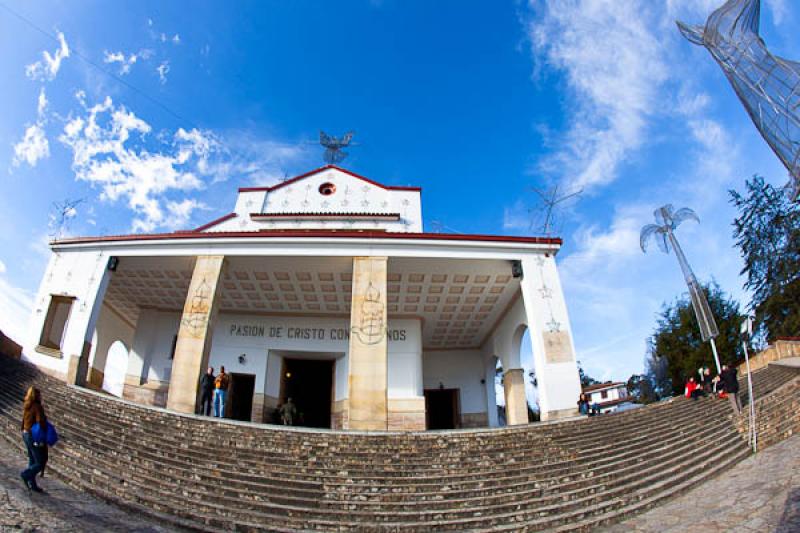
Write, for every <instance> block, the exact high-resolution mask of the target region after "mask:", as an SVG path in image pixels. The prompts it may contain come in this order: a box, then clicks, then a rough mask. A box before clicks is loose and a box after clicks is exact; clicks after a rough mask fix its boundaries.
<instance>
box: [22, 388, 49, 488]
mask: <svg viewBox="0 0 800 533" xmlns="http://www.w3.org/2000/svg"><path fill="white" fill-rule="evenodd" d="M37 423H38V424H39V427H42V428H43V427H46V426H47V416H45V414H44V407H42V397H41V394H40V393H39V389H37V388H36V387H33V386H31V387H30V388H28V392H27V393H26V394H25V400H24V402H23V404H22V441H23V442H24V443H25V448H26V449H27V450H28V468H26V469H25V470H23V471H22V473H21V474H20V477H21V478H22V481H23V483H25V487H27V488H28V490H32V491H34V492H44V491H43V490H42V489H41V488H40V487H39V485H37V484H36V476H37V474H39V473H40V472H41V471H42V470H44V454H45V449H46V448H45V447H46V444H45V443H44V442H34V439H33V433H32V431H31V429H32V428H33V426H34V424H37Z"/></svg>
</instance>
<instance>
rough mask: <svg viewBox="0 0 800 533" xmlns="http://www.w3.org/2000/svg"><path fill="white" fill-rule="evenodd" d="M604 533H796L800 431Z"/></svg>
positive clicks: (799, 516) (799, 502)
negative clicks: (798, 433)
mask: <svg viewBox="0 0 800 533" xmlns="http://www.w3.org/2000/svg"><path fill="white" fill-rule="evenodd" d="M602 531H604V532H605V533H623V532H625V533H629V532H631V531H648V532H656V531H657V532H659V533H678V532H680V533H686V532H687V531H703V532H704V533H706V532H707V533H715V532H722V531H738V532H758V533H766V532H769V533H797V532H800V435H795V436H793V437H791V438H789V439H787V440H785V441H783V442H781V443H779V444H776V445H775V446H772V447H771V448H767V449H766V450H764V451H763V452H760V453H759V454H757V455H756V456H755V457H750V458H749V459H746V460H745V461H742V462H741V463H739V464H738V465H736V467H734V468H733V469H732V470H731V471H730V473H728V474H723V475H722V476H719V477H716V478H714V479H712V480H711V481H709V482H707V483H705V484H703V485H702V486H700V487H697V488H696V489H693V490H692V491H690V492H688V493H686V494H685V495H683V496H680V497H678V498H677V499H675V500H671V501H669V502H667V503H666V504H664V505H662V506H660V507H657V508H655V509H653V510H651V511H648V512H646V513H644V514H641V515H639V516H636V517H634V518H631V519H629V520H626V521H625V522H622V523H621V524H617V525H614V526H610V527H607V528H605V529H603V530H602Z"/></svg>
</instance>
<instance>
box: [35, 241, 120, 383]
mask: <svg viewBox="0 0 800 533" xmlns="http://www.w3.org/2000/svg"><path fill="white" fill-rule="evenodd" d="M107 261H108V255H107V254H106V253H105V252H103V251H100V250H99V249H98V248H97V247H87V248H83V249H72V250H64V251H61V252H59V253H53V254H51V256H50V261H49V263H48V266H47V270H46V271H45V274H44V277H43V278H42V282H41V283H40V285H39V290H38V292H37V295H36V300H35V301H34V306H33V311H32V313H31V318H30V321H29V325H28V332H27V336H26V338H25V339H24V340H23V355H22V358H23V360H26V361H30V362H32V363H33V364H35V365H38V366H41V367H43V368H47V369H50V370H52V371H55V372H59V373H62V374H66V372H67V369H68V367H69V359H70V357H71V356H79V355H80V354H81V351H82V350H83V344H84V341H90V342H91V340H92V336H93V334H94V328H95V324H96V322H97V319H98V317H99V315H100V306H99V305H97V306H96V305H95V302H96V301H100V302H102V298H103V296H104V295H105V288H106V287H107V285H108V281H109V279H110V273H109V272H108V271H107V270H106V263H107ZM52 295H61V296H72V297H74V298H75V300H74V301H73V304H72V308H71V309H70V314H69V319H68V320H67V324H66V328H65V331H64V336H63V340H62V344H61V351H62V352H63V357H62V358H60V359H59V358H56V357H52V356H49V355H44V354H41V353H39V352H37V351H36V350H35V348H36V346H37V345H38V344H39V339H40V337H41V334H42V328H43V327H44V322H45V320H46V317H47V309H48V307H49V305H50V300H51V296H52Z"/></svg>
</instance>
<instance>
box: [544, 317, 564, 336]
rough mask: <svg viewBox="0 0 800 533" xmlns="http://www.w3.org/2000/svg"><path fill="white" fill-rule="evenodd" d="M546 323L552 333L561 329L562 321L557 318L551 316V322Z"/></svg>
mask: <svg viewBox="0 0 800 533" xmlns="http://www.w3.org/2000/svg"><path fill="white" fill-rule="evenodd" d="M546 325H547V328H548V329H549V330H550V332H551V333H555V332H558V331H561V322H559V321H557V320H556V319H555V318H552V317H551V318H550V322H548V323H547V324H546Z"/></svg>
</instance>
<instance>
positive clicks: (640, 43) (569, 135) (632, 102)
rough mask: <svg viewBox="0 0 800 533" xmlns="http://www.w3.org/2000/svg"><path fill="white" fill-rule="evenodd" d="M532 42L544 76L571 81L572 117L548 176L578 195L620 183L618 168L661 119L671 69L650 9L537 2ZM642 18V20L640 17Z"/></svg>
mask: <svg viewBox="0 0 800 533" xmlns="http://www.w3.org/2000/svg"><path fill="white" fill-rule="evenodd" d="M530 6H531V10H532V12H533V13H535V14H536V16H535V17H534V18H533V19H532V20H531V21H530V23H529V26H528V34H529V37H530V41H531V43H532V47H533V53H534V57H535V60H536V61H537V64H538V65H537V68H538V70H540V71H541V63H546V64H549V65H550V66H552V67H554V68H555V69H558V70H560V71H562V72H563V73H564V75H565V76H566V84H567V87H568V89H569V92H568V97H569V98H568V101H569V105H568V108H569V109H570V111H571V113H572V116H571V118H570V125H569V129H568V131H567V132H566V134H565V135H564V138H563V140H562V142H561V143H560V145H561V146H562V148H561V149H560V150H558V151H556V152H555V153H553V154H551V155H550V156H549V157H547V158H545V159H544V160H543V161H542V162H541V170H542V171H544V172H545V173H547V174H558V176H557V177H562V176H570V178H569V181H571V182H572V185H573V186H576V187H592V186H600V185H605V184H607V183H610V182H612V181H614V179H616V177H617V174H618V171H619V166H620V165H621V164H622V163H623V162H624V161H625V160H626V159H627V158H628V157H630V154H631V153H632V152H634V151H635V150H637V149H639V148H640V147H641V146H642V145H643V144H644V142H645V141H646V139H647V133H648V131H647V121H648V119H649V118H650V117H651V116H653V115H654V114H656V113H658V112H659V109H660V106H661V104H662V102H661V101H660V100H659V98H658V96H659V87H660V86H661V85H662V84H663V83H664V82H665V80H666V79H667V74H668V67H667V65H666V64H665V62H664V59H663V57H662V53H661V48H662V45H661V43H660V42H659V41H658V39H657V38H656V37H655V36H654V35H653V33H652V32H651V30H650V24H651V23H652V20H653V17H652V13H651V4H650V2H645V1H642V0H626V1H624V2H621V1H620V0H531V4H530ZM634 14H635V16H634Z"/></svg>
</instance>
